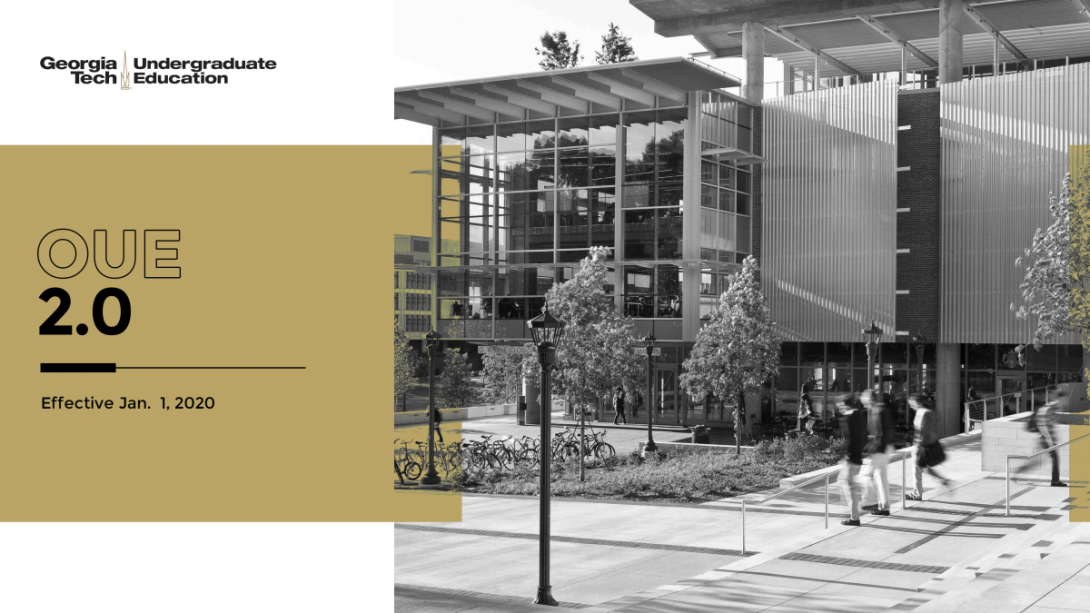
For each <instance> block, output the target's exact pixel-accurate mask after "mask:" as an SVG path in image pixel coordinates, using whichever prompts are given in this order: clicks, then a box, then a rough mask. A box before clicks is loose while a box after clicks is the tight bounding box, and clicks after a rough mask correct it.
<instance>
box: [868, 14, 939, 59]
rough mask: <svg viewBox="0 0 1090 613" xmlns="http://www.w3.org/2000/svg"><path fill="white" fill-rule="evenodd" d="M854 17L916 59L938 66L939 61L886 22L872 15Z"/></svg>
mask: <svg viewBox="0 0 1090 613" xmlns="http://www.w3.org/2000/svg"><path fill="white" fill-rule="evenodd" d="M856 17H857V18H858V19H859V20H860V21H862V22H863V23H865V24H867V25H868V26H870V27H872V28H874V29H875V30H876V31H877V32H878V33H879V34H881V35H882V36H885V37H886V38H888V39H889V40H891V41H893V42H895V43H897V44H898V45H900V46H901V48H902V49H904V50H905V51H907V52H909V53H911V54H912V57H914V58H916V59H917V60H920V61H921V62H923V63H924V64H927V65H928V66H930V67H931V68H938V67H939V63H938V62H936V61H935V60H934V59H933V58H932V57H931V56H929V55H927V54H926V53H924V52H923V51H920V50H919V49H917V48H916V46H915V45H913V44H912V43H910V42H908V41H907V40H905V39H904V37H903V36H901V35H900V34H898V33H897V32H895V31H894V30H893V28H891V27H889V26H887V25H886V24H884V23H882V22H881V21H878V20H877V19H875V18H874V17H871V16H869V15H856Z"/></svg>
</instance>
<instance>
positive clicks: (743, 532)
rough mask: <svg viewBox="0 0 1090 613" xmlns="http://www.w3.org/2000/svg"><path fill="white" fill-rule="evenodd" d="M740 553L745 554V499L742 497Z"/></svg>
mask: <svg viewBox="0 0 1090 613" xmlns="http://www.w3.org/2000/svg"><path fill="white" fill-rule="evenodd" d="M742 555H746V499H745V498H743V499H742Z"/></svg>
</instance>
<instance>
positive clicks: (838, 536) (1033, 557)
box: [395, 417, 1090, 613]
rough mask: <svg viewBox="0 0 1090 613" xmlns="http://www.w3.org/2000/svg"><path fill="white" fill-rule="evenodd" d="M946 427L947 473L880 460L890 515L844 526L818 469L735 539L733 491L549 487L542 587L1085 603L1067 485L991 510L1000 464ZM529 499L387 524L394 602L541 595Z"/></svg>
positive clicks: (1089, 534) (668, 602)
mask: <svg viewBox="0 0 1090 613" xmlns="http://www.w3.org/2000/svg"><path fill="white" fill-rule="evenodd" d="M449 426H450V427H451V428H453V427H454V426H455V424H449ZM463 428H464V432H465V436H466V437H474V436H480V435H481V434H483V433H488V432H493V433H500V434H507V433H512V434H514V433H518V435H521V433H522V432H524V431H525V432H530V431H535V432H536V430H537V429H536V428H531V427H519V426H517V425H515V424H514V423H513V418H510V417H507V418H493V419H490V420H475V421H473V422H466V423H465V424H463ZM615 435H616V438H614V437H615ZM626 437H632V439H631V441H628V439H627V438H626ZM679 438H680V437H679ZM607 439H614V440H613V442H614V444H615V445H616V446H617V447H618V449H621V448H622V446H623V447H625V448H627V447H629V444H628V443H629V442H630V443H631V446H633V447H634V446H635V444H636V442H637V440H642V432H640V431H633V432H628V431H626V430H624V429H610V430H609V434H608V435H607ZM664 440H665V439H664ZM948 442H950V443H951V444H950V445H949V460H948V461H947V463H946V464H944V468H946V472H947V473H948V474H949V476H950V477H952V478H953V479H954V484H952V485H951V487H950V488H948V489H946V488H941V487H937V482H936V481H934V480H927V481H925V482H926V484H927V486H928V487H931V488H935V489H929V491H927V493H926V495H925V500H924V501H921V502H912V501H909V502H908V506H907V508H902V506H901V502H900V496H901V483H902V481H901V463H900V461H895V462H893V463H891V465H890V471H889V473H890V478H891V497H892V499H893V500H894V505H893V513H892V515H890V516H889V517H877V516H871V515H864V517H863V526H861V527H859V528H847V527H844V526H841V525H840V520H841V519H842V518H843V517H845V515H844V513H845V512H846V509H845V507H844V506H843V505H842V502H841V498H840V492H839V490H838V489H836V488H835V487H834V488H832V489H831V491H830V495H829V500H830V511H831V514H830V517H829V527H828V528H825V517H824V509H825V492H824V488H823V486H822V484H821V483H820V482H819V483H818V484H816V485H814V486H807V487H805V488H802V489H800V490H796V491H794V492H792V493H790V494H787V495H785V496H782V497H780V498H777V499H776V500H775V501H773V502H771V503H768V504H766V505H757V504H749V505H747V506H748V508H747V512H746V516H745V539H746V543H745V550H746V551H745V554H743V553H742V522H743V519H742V512H741V505H740V500H739V499H738V498H734V499H726V500H722V501H716V502H710V503H706V504H702V505H676V504H674V505H668V504H643V503H627V502H613V501H584V500H574V499H566V498H561V499H556V498H554V499H553V505H552V534H553V541H552V564H551V582H552V589H553V596H554V598H556V599H557V600H558V601H560V602H561V606H562V607H566V608H578V609H584V610H587V611H601V612H606V611H632V612H636V611H647V612H651V611H677V612H683V611H684V612H687V611H706V610H707V611H711V610H730V611H770V612H781V611H782V612H786V611H799V612H801V611H838V612H842V611H859V612H863V611H875V612H878V611H909V610H915V611H921V612H923V611H984V610H987V611H988V612H989V613H1003V612H1005V611H1012V612H1013V611H1018V612H1021V611H1027V612H1032V613H1044V612H1056V611H1071V610H1090V598H1087V596H1090V528H1088V527H1087V526H1086V525H1085V524H1073V523H1069V522H1068V513H1067V509H1068V508H1069V504H1070V503H1071V501H1072V498H1071V496H1078V495H1080V494H1079V493H1078V492H1080V491H1081V490H1074V489H1072V490H1069V489H1067V488H1051V487H1047V483H1046V482H1042V481H1035V480H1029V481H1023V482H1019V483H1016V484H1013V485H1012V488H1011V496H1012V503H1011V513H1012V516H1011V517H1006V516H1004V508H1003V506H1004V486H1005V483H1004V480H1003V477H1002V475H997V474H992V473H986V472H982V471H981V470H980V443H979V438H978V437H974V436H969V437H966V436H962V437H958V438H957V440H955V441H948ZM909 478H911V474H910V475H909ZM926 479H929V478H928V477H925V480H926ZM1072 487H1073V488H1084V487H1085V484H1072ZM769 493H772V492H766V493H761V494H751V495H748V496H747V497H746V498H747V500H749V501H756V500H758V499H760V498H763V497H764V496H765V495H767V494H769ZM538 509H539V502H538V499H536V498H527V497H515V496H483V495H464V496H463V520H462V522H460V523H427V524H397V526H396V530H395V539H396V541H395V543H396V544H395V547H396V553H395V555H396V569H395V577H396V579H395V581H396V588H395V595H396V598H397V608H398V610H399V611H407V612H408V611H412V612H424V611H474V612H484V611H489V612H498V611H534V610H541V608H540V607H538V606H536V605H533V604H531V602H532V599H533V597H534V594H535V592H536V587H537V572H538V567H537V551H538V549H537V547H538V542H537V533H538Z"/></svg>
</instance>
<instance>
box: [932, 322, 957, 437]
mask: <svg viewBox="0 0 1090 613" xmlns="http://www.w3.org/2000/svg"><path fill="white" fill-rule="evenodd" d="M935 361H936V364H935V370H936V371H937V372H936V377H935V378H936V379H937V386H936V388H935V411H936V412H937V413H938V418H939V419H938V425H939V436H953V435H955V434H957V433H958V432H961V413H962V403H961V345H959V344H957V343H939V345H938V347H937V352H936V355H935Z"/></svg>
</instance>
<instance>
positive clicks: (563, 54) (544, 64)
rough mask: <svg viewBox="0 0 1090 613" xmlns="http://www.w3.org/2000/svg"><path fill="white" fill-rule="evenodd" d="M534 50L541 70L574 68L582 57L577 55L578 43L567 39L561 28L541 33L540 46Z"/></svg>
mask: <svg viewBox="0 0 1090 613" xmlns="http://www.w3.org/2000/svg"><path fill="white" fill-rule="evenodd" d="M534 51H535V52H536V53H537V54H538V56H539V57H540V58H541V59H540V60H538V62H537V63H538V65H539V66H541V68H542V70H560V69H562V68H575V67H576V66H578V65H579V62H580V60H581V59H582V58H580V57H579V43H578V42H576V41H569V40H568V33H567V32H564V31H562V30H558V31H556V32H545V33H544V34H542V35H541V46H540V47H535V48H534Z"/></svg>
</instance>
